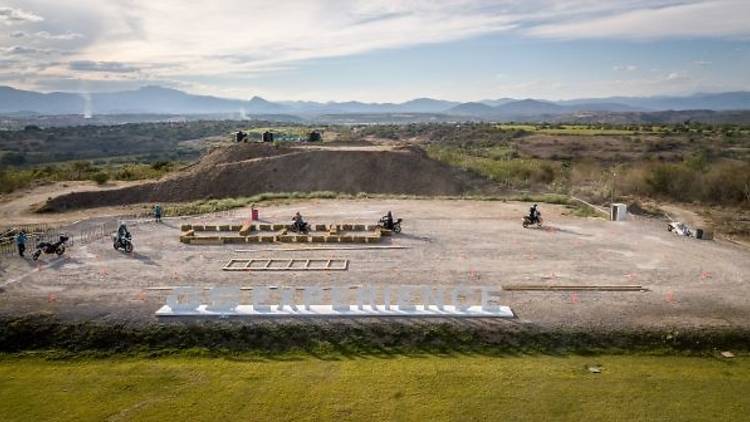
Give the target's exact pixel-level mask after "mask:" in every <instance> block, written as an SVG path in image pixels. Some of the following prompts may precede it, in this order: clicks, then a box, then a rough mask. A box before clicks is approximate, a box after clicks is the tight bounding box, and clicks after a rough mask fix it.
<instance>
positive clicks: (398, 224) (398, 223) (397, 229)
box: [378, 218, 403, 233]
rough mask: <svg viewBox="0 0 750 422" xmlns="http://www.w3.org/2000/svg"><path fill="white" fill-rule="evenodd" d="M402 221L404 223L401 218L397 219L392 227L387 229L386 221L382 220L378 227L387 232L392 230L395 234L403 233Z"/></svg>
mask: <svg viewBox="0 0 750 422" xmlns="http://www.w3.org/2000/svg"><path fill="white" fill-rule="evenodd" d="M401 221H403V220H402V219H401V218H397V219H396V220H394V221H393V225H392V227H387V224H386V222H385V219H382V218H381V219H380V221H378V226H380V227H381V228H383V229H386V230H391V231H393V232H394V233H401Z"/></svg>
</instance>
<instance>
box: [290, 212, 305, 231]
mask: <svg viewBox="0 0 750 422" xmlns="http://www.w3.org/2000/svg"><path fill="white" fill-rule="evenodd" d="M292 225H293V227H294V231H298V232H300V231H302V230H303V229H304V228H305V226H306V225H307V223H305V221H304V220H303V219H302V214H300V213H299V211H297V214H294V217H292Z"/></svg>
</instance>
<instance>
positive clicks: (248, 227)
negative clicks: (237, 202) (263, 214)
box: [240, 224, 253, 236]
mask: <svg viewBox="0 0 750 422" xmlns="http://www.w3.org/2000/svg"><path fill="white" fill-rule="evenodd" d="M251 231H253V225H252V224H245V225H243V226H240V235H241V236H247V235H249V234H250V232H251Z"/></svg>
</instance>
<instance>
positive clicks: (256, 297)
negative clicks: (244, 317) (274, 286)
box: [253, 286, 271, 312]
mask: <svg viewBox="0 0 750 422" xmlns="http://www.w3.org/2000/svg"><path fill="white" fill-rule="evenodd" d="M268 296H269V294H268V287H266V286H255V287H253V310H254V311H255V312H270V311H271V305H269V304H267V303H265V302H266V301H268Z"/></svg>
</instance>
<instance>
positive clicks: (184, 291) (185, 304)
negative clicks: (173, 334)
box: [167, 287, 202, 312]
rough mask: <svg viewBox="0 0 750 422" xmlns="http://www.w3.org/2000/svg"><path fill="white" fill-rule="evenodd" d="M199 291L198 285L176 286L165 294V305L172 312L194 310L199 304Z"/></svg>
mask: <svg viewBox="0 0 750 422" xmlns="http://www.w3.org/2000/svg"><path fill="white" fill-rule="evenodd" d="M201 291H202V289H200V288H198V287H177V288H175V289H173V290H172V294H171V295H169V296H167V306H169V308H170V309H171V310H172V312H194V311H195V310H196V309H198V307H199V306H200V305H201V298H200V296H201Z"/></svg>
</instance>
